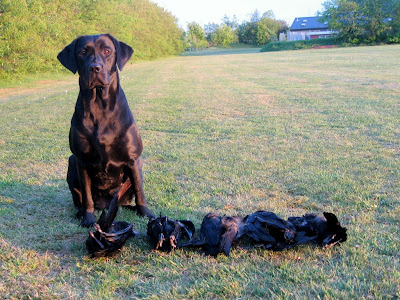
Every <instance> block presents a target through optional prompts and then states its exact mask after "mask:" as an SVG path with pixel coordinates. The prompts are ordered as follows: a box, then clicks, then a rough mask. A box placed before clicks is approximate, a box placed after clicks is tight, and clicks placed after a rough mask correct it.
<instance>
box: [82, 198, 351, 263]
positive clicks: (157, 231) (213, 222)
mask: <svg viewBox="0 0 400 300" xmlns="http://www.w3.org/2000/svg"><path fill="white" fill-rule="evenodd" d="M117 211H118V204H117V203H116V201H112V202H111V204H110V207H109V209H108V212H107V213H105V212H104V211H103V213H102V214H101V216H100V218H99V220H98V222H97V224H96V225H95V226H94V229H93V230H91V231H89V237H88V239H87V240H86V247H87V249H88V251H89V253H90V256H91V257H102V256H112V255H114V254H116V253H118V252H119V251H121V249H122V247H123V246H124V244H125V242H126V241H127V239H128V238H130V237H132V236H134V235H136V234H137V233H135V232H134V231H133V230H132V228H133V225H132V224H130V223H128V222H124V221H115V222H114V219H115V217H116V215H117ZM147 236H148V238H149V240H150V242H151V244H152V247H153V249H156V250H160V251H168V252H169V251H171V250H173V249H175V248H186V247H191V248H201V249H202V252H204V253H205V254H206V255H212V256H217V255H218V254H219V253H224V254H225V255H227V256H229V254H230V249H231V247H232V245H233V244H236V243H239V242H244V243H246V244H249V245H252V246H258V247H263V248H265V249H270V250H276V251H280V250H284V249H290V248H293V247H295V246H297V245H300V244H306V243H310V242H314V243H316V244H317V245H319V246H322V247H325V248H327V247H332V246H334V245H336V244H338V243H343V242H345V241H346V239H347V229H346V228H345V227H342V226H341V224H340V222H339V221H338V219H337V217H336V216H335V215H334V214H333V213H327V212H324V213H323V216H318V215H315V214H306V215H304V216H302V217H290V218H288V220H284V219H282V218H280V217H278V216H277V215H276V214H274V213H273V212H268V211H257V212H254V213H252V214H250V215H247V216H246V217H244V218H241V217H231V216H220V215H219V214H217V213H209V214H207V215H206V216H205V217H204V219H203V222H202V224H201V227H200V233H199V234H198V236H197V237H195V226H194V224H193V223H192V222H191V221H188V220H176V221H174V220H172V219H169V218H167V217H165V216H164V217H162V216H160V217H159V218H156V219H151V220H149V222H148V224H147Z"/></svg>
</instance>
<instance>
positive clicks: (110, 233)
mask: <svg viewBox="0 0 400 300" xmlns="http://www.w3.org/2000/svg"><path fill="white" fill-rule="evenodd" d="M117 212H118V198H117V197H115V198H114V199H113V200H112V201H111V204H110V207H109V209H108V212H107V215H106V213H105V211H104V210H103V212H102V214H101V216H100V218H99V220H98V222H97V223H96V224H95V225H94V231H89V237H88V238H87V240H86V248H87V249H88V251H89V253H90V257H92V258H93V257H103V256H112V255H115V254H116V253H117V252H119V251H120V250H121V249H122V247H123V246H124V245H125V242H126V241H127V239H128V238H130V237H131V236H133V235H134V232H133V231H132V227H133V225H132V224H130V223H127V222H124V221H115V222H114V219H115V217H116V215H117Z"/></svg>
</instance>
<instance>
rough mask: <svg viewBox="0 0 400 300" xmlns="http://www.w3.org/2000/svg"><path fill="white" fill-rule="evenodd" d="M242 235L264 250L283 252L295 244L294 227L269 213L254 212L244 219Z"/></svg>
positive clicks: (295, 233)
mask: <svg viewBox="0 0 400 300" xmlns="http://www.w3.org/2000/svg"><path fill="white" fill-rule="evenodd" d="M243 222H244V234H245V235H246V236H247V237H249V238H250V239H251V240H252V241H254V242H256V243H258V244H259V245H261V246H263V247H264V248H266V249H271V250H283V249H287V248H291V247H293V246H294V245H295V244H296V235H297V232H296V228H295V226H294V225H293V224H292V223H290V222H288V221H285V220H283V219H282V218H279V217H278V216H277V215H276V214H274V213H273V212H269V211H262V210H260V211H256V212H254V213H252V214H250V215H247V216H246V217H245V218H244V219H243Z"/></svg>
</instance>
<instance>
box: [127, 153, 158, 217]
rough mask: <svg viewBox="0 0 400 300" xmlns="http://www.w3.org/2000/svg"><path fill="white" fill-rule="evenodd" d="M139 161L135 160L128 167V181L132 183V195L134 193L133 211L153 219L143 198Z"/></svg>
mask: <svg viewBox="0 0 400 300" xmlns="http://www.w3.org/2000/svg"><path fill="white" fill-rule="evenodd" d="M141 164H142V163H141V161H140V160H139V159H137V160H135V161H134V163H133V164H132V165H131V166H130V171H131V172H129V179H130V180H131V182H132V185H133V189H134V193H135V204H136V206H135V210H136V213H137V214H138V215H140V216H143V217H144V216H147V217H149V218H154V215H153V213H152V212H151V211H150V209H149V208H148V207H147V202H146V198H145V196H144V190H143V177H142V168H141Z"/></svg>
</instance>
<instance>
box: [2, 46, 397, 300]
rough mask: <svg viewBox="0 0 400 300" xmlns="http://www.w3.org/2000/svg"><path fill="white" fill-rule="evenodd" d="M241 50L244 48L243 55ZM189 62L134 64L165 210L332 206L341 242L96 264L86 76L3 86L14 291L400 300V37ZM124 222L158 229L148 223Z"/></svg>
mask: <svg viewBox="0 0 400 300" xmlns="http://www.w3.org/2000/svg"><path fill="white" fill-rule="evenodd" d="M235 50H236V51H239V50H237V49H235ZM246 51H248V49H246V50H244V52H243V53H242V54H236V55H231V54H225V55H211V53H210V55H203V56H183V57H175V58H169V59H163V60H157V61H154V62H143V63H137V64H134V65H132V66H128V67H127V68H126V69H125V70H124V72H122V73H121V75H122V86H123V88H124V90H125V93H126V95H127V97H128V99H129V101H130V105H131V108H132V110H133V111H134V115H135V118H136V121H137V123H138V126H139V128H140V131H141V135H142V138H143V141H144V146H145V148H144V153H143V160H144V168H143V172H144V174H143V175H144V188H145V193H146V195H147V199H148V203H149V206H150V208H151V209H152V210H153V212H154V213H156V214H158V213H159V212H161V213H163V214H166V215H168V216H169V217H171V218H189V219H191V220H192V221H193V222H194V223H195V225H196V227H197V228H199V226H200V223H201V220H202V218H203V216H204V215H205V214H206V213H208V212H210V211H218V212H220V213H221V214H232V215H233V214H238V215H246V214H248V213H251V212H254V211H256V210H259V209H265V210H271V211H274V212H275V213H277V214H278V215H280V216H282V217H288V216H292V215H302V214H304V213H307V212H322V211H332V212H334V213H336V214H337V215H338V216H339V219H340V220H341V221H342V223H343V225H344V226H346V227H347V228H348V233H349V239H348V241H347V242H346V243H344V244H343V245H342V246H341V247H335V248H332V249H329V250H322V249H319V248H317V247H314V246H312V245H309V246H303V247H298V248H296V249H292V250H289V251H283V252H270V251H264V250H260V249H250V250H249V249H247V250H246V249H241V248H237V247H236V248H234V249H233V250H232V252H231V256H230V257H229V258H227V257H224V256H219V257H218V258H217V259H214V258H209V257H204V256H202V255H201V254H199V253H198V252H197V251H194V250H193V251H192V250H188V251H181V250H179V251H175V252H174V253H170V254H165V253H158V252H153V251H150V246H149V244H148V242H147V240H146V238H145V236H144V235H142V237H139V238H134V239H132V240H130V241H129V242H128V243H127V246H126V248H125V249H124V251H123V252H122V253H121V254H120V255H119V256H117V257H116V258H112V259H99V260H91V259H89V258H88V257H87V251H86V249H85V244H84V241H85V239H86V237H87V230H86V229H84V228H81V227H79V226H78V221H77V220H76V219H74V214H75V209H74V207H73V204H72V200H71V196H70V193H69V191H68V187H67V184H66V182H65V177H66V168H67V158H68V156H69V155H70V152H69V147H68V131H69V122H70V118H71V116H72V113H73V109H74V105H75V100H76V96H77V77H71V76H66V77H65V78H63V79H62V78H60V79H59V80H57V81H54V82H50V83H49V82H47V83H45V84H42V85H41V86H37V87H36V88H35V87H30V88H27V89H25V88H24V87H20V88H15V89H11V90H10V89H8V90H0V216H1V222H0V298H11V299H21V298H23V299H29V298H40V299H68V298H70V299H79V298H85V299H121V298H129V299H132V298H133V299H137V298H145V299H161V298H166V299H239V298H240V299H266V298H273V299H319V298H321V299H397V298H398V297H399V296H400V294H399V293H400V292H399V288H400V272H399V269H400V263H399V258H400V257H399V249H400V242H399V234H400V230H399V215H400V205H399V204H400V203H399V202H400V201H399V195H400V186H399V182H400V174H399V170H400V143H399V138H400V127H399V120H400V104H399V103H400V102H399V93H400V83H399V82H400V62H399V60H398V53H399V51H400V46H376V47H357V48H336V49H322V50H318V51H314V50H303V51H291V52H274V53H245V52H246ZM118 218H119V219H120V220H126V221H130V222H133V223H134V229H135V230H136V231H139V232H141V233H142V234H144V233H145V229H146V220H145V219H142V218H139V217H137V216H136V215H134V214H133V213H131V212H129V211H126V210H121V212H120V214H119V215H118Z"/></svg>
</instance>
